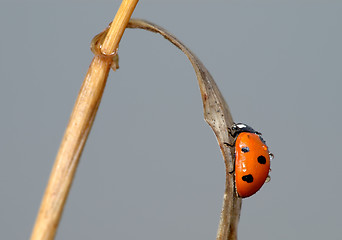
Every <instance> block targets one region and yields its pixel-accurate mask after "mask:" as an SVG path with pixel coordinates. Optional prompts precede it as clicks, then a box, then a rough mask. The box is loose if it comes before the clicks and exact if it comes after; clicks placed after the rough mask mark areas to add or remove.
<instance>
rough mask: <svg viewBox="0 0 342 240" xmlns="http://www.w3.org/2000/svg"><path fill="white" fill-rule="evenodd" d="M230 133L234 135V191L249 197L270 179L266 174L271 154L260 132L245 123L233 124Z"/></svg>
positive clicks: (240, 195)
mask: <svg viewBox="0 0 342 240" xmlns="http://www.w3.org/2000/svg"><path fill="white" fill-rule="evenodd" d="M230 134H231V135H232V136H233V137H236V139H235V144H234V145H233V146H235V183H236V191H237V194H238V195H239V197H241V198H245V197H249V196H252V195H253V194H255V193H256V192H257V191H258V190H259V189H260V188H261V187H262V185H263V184H264V183H265V182H266V181H268V180H269V179H270V177H269V175H268V174H269V172H270V164H271V163H270V160H271V159H272V158H273V154H272V153H270V152H269V151H268V147H267V145H266V142H265V141H264V139H263V138H262V137H261V133H259V132H257V131H255V130H254V129H253V128H251V127H250V126H248V125H246V124H243V123H237V124H234V125H233V126H232V127H231V129H230ZM225 144H226V145H229V146H232V145H230V144H228V143H225Z"/></svg>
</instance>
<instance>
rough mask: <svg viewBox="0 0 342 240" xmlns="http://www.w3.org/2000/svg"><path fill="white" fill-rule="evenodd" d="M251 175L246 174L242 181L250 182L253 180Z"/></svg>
mask: <svg viewBox="0 0 342 240" xmlns="http://www.w3.org/2000/svg"><path fill="white" fill-rule="evenodd" d="M253 180H254V179H253V176H252V174H248V175H245V176H243V177H242V181H245V182H247V183H252V182H253Z"/></svg>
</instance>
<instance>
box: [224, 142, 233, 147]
mask: <svg viewBox="0 0 342 240" xmlns="http://www.w3.org/2000/svg"><path fill="white" fill-rule="evenodd" d="M223 144H224V145H226V146H227V147H234V145H235V144H234V143H233V144H229V143H227V142H223Z"/></svg>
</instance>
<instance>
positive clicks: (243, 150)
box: [241, 147, 249, 153]
mask: <svg viewBox="0 0 342 240" xmlns="http://www.w3.org/2000/svg"><path fill="white" fill-rule="evenodd" d="M241 151H242V152H244V153H246V152H249V147H243V148H241Z"/></svg>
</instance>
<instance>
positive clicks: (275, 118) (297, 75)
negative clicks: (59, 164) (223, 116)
mask: <svg viewBox="0 0 342 240" xmlns="http://www.w3.org/2000/svg"><path fill="white" fill-rule="evenodd" d="M119 4H120V1H118V0H116V1H58V2H55V1H1V2H0V30H1V32H0V34H1V35H0V36H1V38H0V39H1V40H0V41H1V42H0V43H1V44H0V48H1V55H0V58H1V63H0V73H1V81H0V109H1V124H0V130H1V132H0V150H1V151H0V152H1V167H0V192H1V198H0V199H1V200H0V201H1V204H0V238H1V239H28V238H29V235H30V232H31V229H32V226H33V223H34V220H35V217H36V213H37V211H38V207H39V204H40V201H41V197H42V195H43V192H44V189H45V186H46V182H47V179H48V177H49V173H50V170H51V167H52V164H53V161H54V158H55V155H56V152H57V150H58V147H59V144H60V141H61V138H62V136H63V132H64V130H65V127H66V124H67V122H68V119H69V115H70V112H71V110H72V107H73V104H74V101H75V98H76V96H77V93H78V90H79V88H80V85H81V82H82V81H83V78H84V76H85V73H86V71H87V68H88V65H89V63H90V61H91V58H92V57H93V55H92V53H91V52H90V51H89V43H90V40H91V39H92V37H93V36H94V35H95V34H97V33H98V32H100V31H102V29H103V28H104V27H105V26H107V24H108V23H109V22H110V21H111V20H112V18H113V16H114V13H115V12H116V10H117V8H118V7H119ZM341 12H342V3H341V1H323V0H322V1H304V0H288V1H271V0H269V1H266V0H259V1H245V0H238V1H171V0H170V1H141V2H139V3H138V6H137V8H136V11H135V13H134V17H139V18H145V19H148V20H151V21H153V22H156V23H158V24H159V25H162V26H164V27H165V28H166V29H168V30H169V31H170V32H172V33H174V34H175V35H176V36H177V37H178V38H179V39H181V40H182V41H183V42H184V43H185V44H186V45H188V46H189V47H190V48H191V49H192V50H193V51H194V52H195V53H196V54H197V55H198V56H199V57H200V59H201V60H202V61H203V62H204V63H205V65H206V66H207V68H208V69H209V70H210V72H211V73H212V75H213V76H214V78H215V80H216V82H217V84H218V85H219V87H220V89H221V91H222V93H223V95H224V96H225V98H226V100H227V102H228V104H229V106H230V108H231V111H232V114H233V117H234V119H235V121H242V122H245V123H248V124H250V125H252V126H253V127H254V128H256V129H258V130H260V131H261V132H263V135H264V138H265V139H266V140H267V142H268V145H269V146H270V149H271V150H272V151H273V152H274V154H275V159H274V160H273V162H272V170H273V171H272V173H271V176H272V180H271V182H270V183H269V184H266V185H265V186H264V187H263V188H262V189H261V191H260V192H258V193H257V194H256V195H255V196H253V197H251V198H248V199H246V200H244V201H243V208H242V213H241V220H240V224H239V239H264V240H265V239H340V238H341V234H342V228H341V215H342V209H341V197H342V194H341V169H342V161H341V136H342V130H341V127H340V123H341V121H342V114H341V103H342V96H341V93H340V92H341V87H342V84H341V76H342V68H341V62H342V48H341V42H342V34H341V29H342V28H341V27H342V14H341ZM119 53H120V67H121V68H120V70H119V71H118V72H116V73H113V72H111V73H110V76H109V79H108V83H107V87H106V90H105V93H104V96H103V101H102V103H101V106H100V109H99V111H98V115H97V118H96V121H95V124H94V127H93V129H92V132H91V134H90V137H89V140H88V142H87V144H86V147H85V150H84V153H83V156H82V158H81V162H80V165H79V168H78V170H77V174H76V179H75V181H74V184H73V186H72V189H71V192H70V195H69V198H68V201H67V205H66V208H65V211H64V214H63V218H62V221H61V224H60V227H59V230H58V234H57V239H123V240H124V239H166V240H167V239H203V240H204V239H205V240H207V239H215V237H216V231H217V225H218V221H219V215H220V210H221V205H222V196H223V191H224V175H225V173H224V164H223V160H222V156H221V153H220V151H219V147H218V145H217V143H216V139H215V137H214V134H213V132H212V130H211V129H210V128H209V126H208V125H207V124H206V123H205V122H204V120H203V113H202V102H201V99H200V93H199V89H198V86H197V81H196V78H195V74H194V71H193V69H192V67H191V65H190V63H189V61H188V60H187V58H186V57H185V56H184V55H183V54H182V53H181V52H180V51H179V50H178V49H176V48H175V47H173V46H172V45H171V44H170V43H169V42H167V41H165V40H164V39H163V38H162V37H160V36H157V35H155V34H152V33H148V32H145V31H142V30H127V31H126V33H125V35H124V37H123V39H122V42H121V45H120V52H119Z"/></svg>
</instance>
